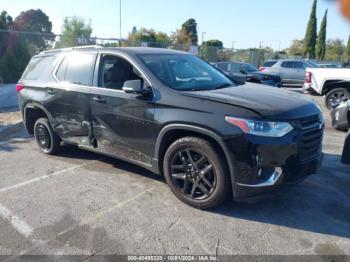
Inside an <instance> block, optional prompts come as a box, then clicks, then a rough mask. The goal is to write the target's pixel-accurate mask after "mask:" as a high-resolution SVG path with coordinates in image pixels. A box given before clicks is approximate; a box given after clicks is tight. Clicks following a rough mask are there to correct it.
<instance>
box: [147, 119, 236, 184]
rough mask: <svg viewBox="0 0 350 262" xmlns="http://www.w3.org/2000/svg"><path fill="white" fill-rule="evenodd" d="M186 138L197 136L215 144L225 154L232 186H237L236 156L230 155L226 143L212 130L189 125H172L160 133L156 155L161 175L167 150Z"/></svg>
mask: <svg viewBox="0 0 350 262" xmlns="http://www.w3.org/2000/svg"><path fill="white" fill-rule="evenodd" d="M186 136H196V137H200V138H203V139H207V140H209V141H211V142H213V143H214V145H216V146H217V148H218V149H219V150H220V151H221V152H222V153H223V157H224V160H225V163H226V165H227V168H228V171H229V174H230V178H231V186H233V185H235V181H236V179H235V168H234V166H233V163H234V156H233V155H232V153H230V151H229V149H228V148H227V146H226V145H225V143H224V140H223V139H222V138H221V137H220V136H219V135H218V134H216V133H215V132H213V131H211V130H208V129H206V128H203V127H198V126H193V125H187V124H170V125H167V126H165V127H164V128H163V129H162V130H161V131H160V133H159V135H158V139H157V143H156V148H155V154H154V156H155V162H156V163H157V169H158V171H159V173H160V174H162V169H163V168H162V167H163V157H164V155H165V152H166V150H167V149H168V148H169V146H170V145H171V144H172V143H173V142H175V141H176V140H177V139H180V138H182V137H186Z"/></svg>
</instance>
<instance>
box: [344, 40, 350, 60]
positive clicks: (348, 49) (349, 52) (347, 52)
mask: <svg viewBox="0 0 350 262" xmlns="http://www.w3.org/2000/svg"><path fill="white" fill-rule="evenodd" d="M345 55H346V57H347V59H348V60H349V61H350V35H349V39H348V44H347V46H346V49H345Z"/></svg>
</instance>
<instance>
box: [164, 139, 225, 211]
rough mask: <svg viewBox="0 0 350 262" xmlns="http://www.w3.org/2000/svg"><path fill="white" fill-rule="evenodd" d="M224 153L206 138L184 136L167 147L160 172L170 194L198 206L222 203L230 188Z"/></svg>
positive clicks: (213, 205) (211, 205)
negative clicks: (162, 173)
mask: <svg viewBox="0 0 350 262" xmlns="http://www.w3.org/2000/svg"><path fill="white" fill-rule="evenodd" d="M223 159H224V157H223V153H222V152H221V150H219V149H218V148H217V146H216V145H213V144H212V143H210V142H209V141H207V140H205V139H202V138H198V137H184V138H180V139H178V140H177V141H175V142H174V143H173V144H172V145H170V146H169V148H168V150H167V152H166V153H165V156H164V161H163V171H164V176H165V179H166V181H167V183H168V185H169V187H170V189H171V190H172V191H173V193H174V194H175V195H176V196H177V197H178V198H179V199H180V200H181V201H183V202H185V203H187V204H189V205H191V206H193V207H196V208H200V209H209V208H213V207H216V206H218V205H219V204H221V203H222V202H223V201H224V200H225V199H226V196H227V193H228V192H229V189H230V187H231V183H230V177H229V175H228V172H227V167H226V162H225V161H224V160H223Z"/></svg>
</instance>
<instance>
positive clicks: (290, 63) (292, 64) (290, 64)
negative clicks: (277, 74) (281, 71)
mask: <svg viewBox="0 0 350 262" xmlns="http://www.w3.org/2000/svg"><path fill="white" fill-rule="evenodd" d="M281 66H282V67H285V68H293V67H294V63H293V62H283V63H282V65H281Z"/></svg>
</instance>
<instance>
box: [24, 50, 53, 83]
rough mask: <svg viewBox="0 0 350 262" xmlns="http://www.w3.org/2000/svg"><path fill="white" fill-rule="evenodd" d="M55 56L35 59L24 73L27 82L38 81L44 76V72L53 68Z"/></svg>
mask: <svg viewBox="0 0 350 262" xmlns="http://www.w3.org/2000/svg"><path fill="white" fill-rule="evenodd" d="M55 58H56V57H55V56H41V57H33V58H32V59H31V60H30V62H29V64H28V66H27V68H26V70H25V71H24V73H23V79H25V80H37V79H39V78H40V77H41V76H43V75H44V72H45V71H47V70H48V69H50V68H52V65H53V62H54V60H55Z"/></svg>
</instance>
